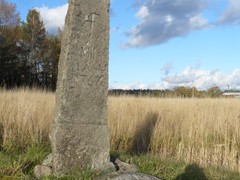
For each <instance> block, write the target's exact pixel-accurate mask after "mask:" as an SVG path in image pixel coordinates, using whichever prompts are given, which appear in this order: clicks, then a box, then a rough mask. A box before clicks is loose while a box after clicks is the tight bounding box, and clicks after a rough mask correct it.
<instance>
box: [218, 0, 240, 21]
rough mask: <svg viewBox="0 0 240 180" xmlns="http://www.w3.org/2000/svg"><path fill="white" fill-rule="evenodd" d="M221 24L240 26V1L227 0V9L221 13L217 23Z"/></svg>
mask: <svg viewBox="0 0 240 180" xmlns="http://www.w3.org/2000/svg"><path fill="white" fill-rule="evenodd" d="M218 23H219V24H220V25H221V24H240V1H239V0H228V7H227V8H226V9H225V10H224V11H223V13H222V15H221V17H220V19H219V22H218Z"/></svg>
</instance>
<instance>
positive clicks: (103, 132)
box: [50, 0, 110, 175]
mask: <svg viewBox="0 0 240 180" xmlns="http://www.w3.org/2000/svg"><path fill="white" fill-rule="evenodd" d="M108 54H109V0H69V9H68V13H67V17H66V21H65V29H64V35H63V40H62V50H61V55H60V62H59V75H58V84H57V92H56V107H55V112H54V120H53V123H52V125H51V130H50V140H51V144H52V158H53V163H52V168H53V174H54V175H61V174H64V173H67V172H70V171H71V170H73V169H75V170H76V169H81V168H82V167H90V168H92V169H102V168H104V166H105V164H108V163H109V162H110V158H109V149H110V144H109V129H108V121H107V94H108Z"/></svg>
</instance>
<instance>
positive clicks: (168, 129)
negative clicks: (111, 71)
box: [0, 89, 240, 172]
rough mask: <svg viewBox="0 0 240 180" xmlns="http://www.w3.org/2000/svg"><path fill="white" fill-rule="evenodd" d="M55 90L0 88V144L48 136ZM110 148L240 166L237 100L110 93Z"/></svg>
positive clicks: (239, 107)
mask: <svg viewBox="0 0 240 180" xmlns="http://www.w3.org/2000/svg"><path fill="white" fill-rule="evenodd" d="M54 98H55V97H54V94H53V93H49V92H44V91H39V90H29V89H21V90H11V91H6V90H0V148H1V146H2V147H3V148H6V149H7V148H11V147H12V146H18V147H22V148H24V147H26V146H28V145H30V144H32V143H35V142H48V141H49V140H48V129H49V125H50V123H51V119H52V112H53V108H54ZM109 126H110V133H111V148H112V150H113V151H115V150H120V151H127V152H131V153H141V154H144V153H151V154H154V155H156V156H159V157H161V158H163V159H164V158H171V159H176V160H181V161H182V160H183V161H186V162H196V163H198V164H199V165H202V166H204V165H210V166H220V167H225V168H227V169H231V170H234V171H238V172H240V159H239V158H240V157H239V152H240V100H239V99H178V98H166V99H163V98H147V97H144V98H140V97H138V98H137V97H109Z"/></svg>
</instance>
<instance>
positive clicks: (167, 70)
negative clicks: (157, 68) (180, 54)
mask: <svg viewBox="0 0 240 180" xmlns="http://www.w3.org/2000/svg"><path fill="white" fill-rule="evenodd" d="M172 69H174V67H173V64H172V62H171V63H166V64H164V65H163V67H162V68H161V71H163V72H164V74H165V75H168V74H169V73H170V71H171V70H172Z"/></svg>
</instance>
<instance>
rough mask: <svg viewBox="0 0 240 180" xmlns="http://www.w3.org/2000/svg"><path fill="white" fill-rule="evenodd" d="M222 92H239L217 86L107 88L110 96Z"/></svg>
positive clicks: (215, 95)
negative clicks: (160, 88)
mask: <svg viewBox="0 0 240 180" xmlns="http://www.w3.org/2000/svg"><path fill="white" fill-rule="evenodd" d="M224 92H240V90H238V91H236V90H225V91H221V90H220V88H219V87H217V86H215V87H211V88H209V89H208V90H202V91H200V90H198V89H197V88H195V87H183V86H180V87H175V88H174V89H172V90H169V89H165V90H151V89H133V90H122V89H112V90H109V95H110V96H148V97H162V98H168V97H182V98H193V97H194V98H218V97H221V96H222V94H223V93H224Z"/></svg>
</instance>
